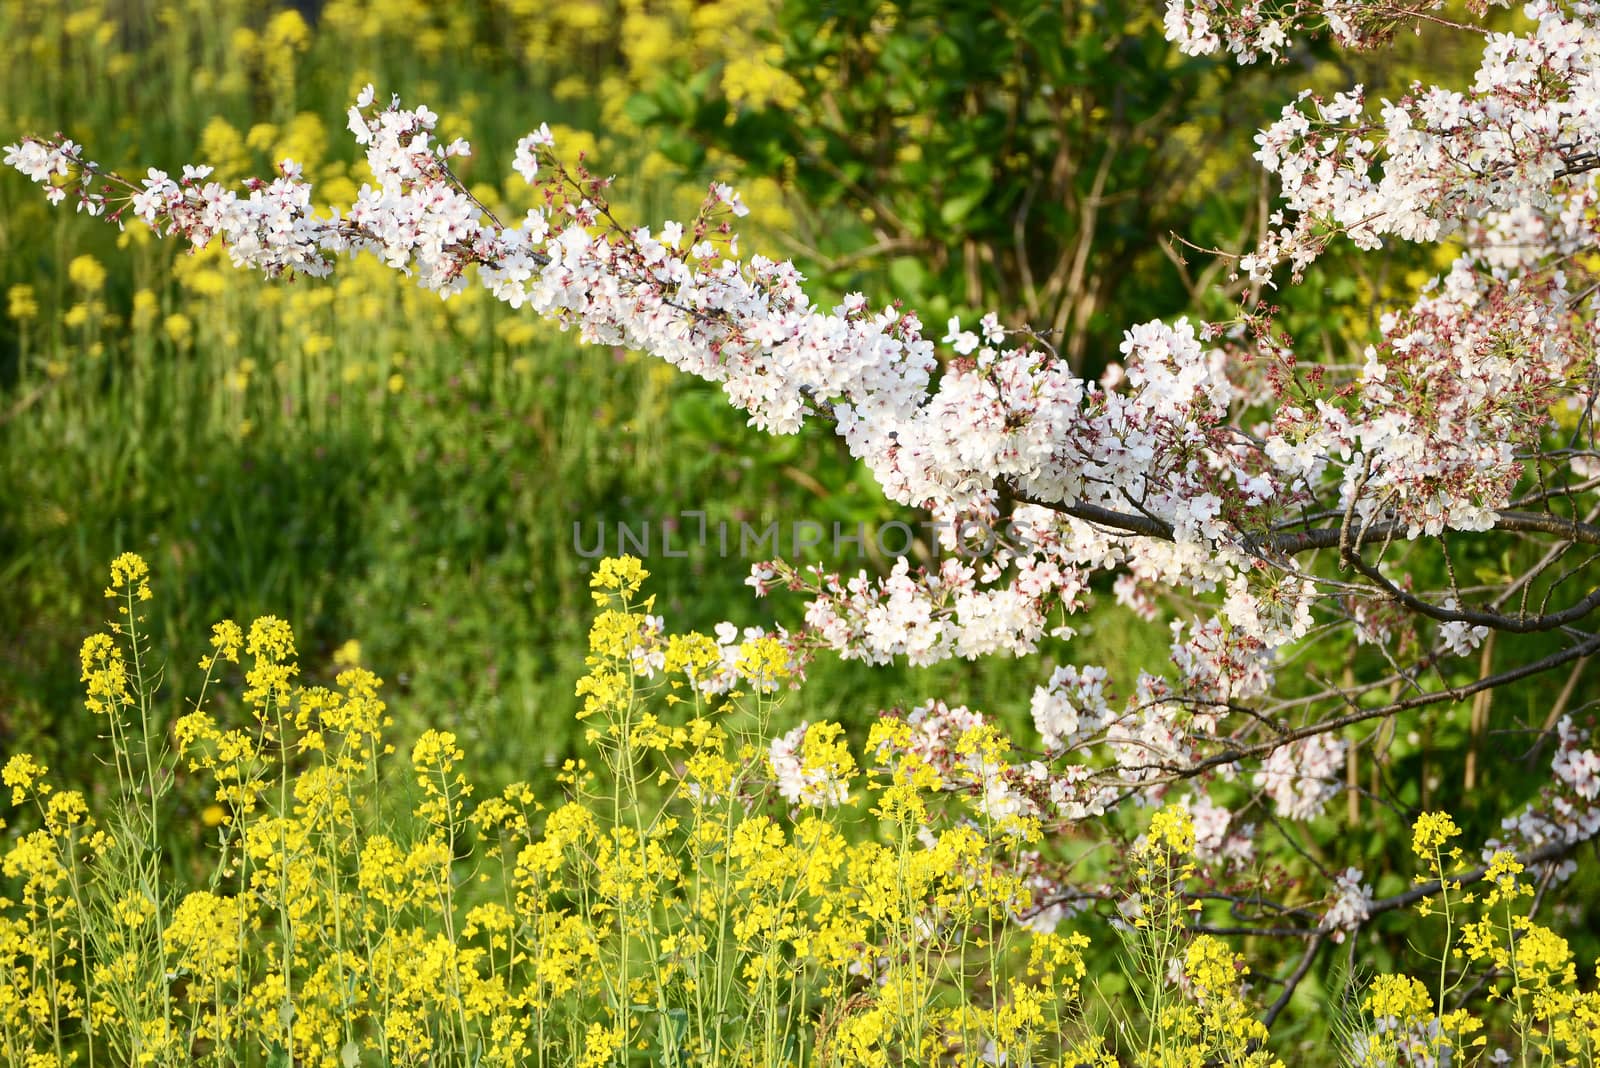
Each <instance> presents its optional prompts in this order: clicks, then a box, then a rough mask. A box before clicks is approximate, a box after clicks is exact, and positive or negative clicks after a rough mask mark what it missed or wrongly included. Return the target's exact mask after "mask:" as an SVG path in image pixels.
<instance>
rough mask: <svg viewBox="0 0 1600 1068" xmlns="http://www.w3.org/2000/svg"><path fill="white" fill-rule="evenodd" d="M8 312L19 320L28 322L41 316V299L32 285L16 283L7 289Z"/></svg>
mask: <svg viewBox="0 0 1600 1068" xmlns="http://www.w3.org/2000/svg"><path fill="white" fill-rule="evenodd" d="M6 314H7V315H9V316H10V317H11V318H13V319H15V320H16V321H17V322H19V323H21V322H26V321H27V320H29V319H36V318H38V316H39V301H38V300H37V299H36V298H35V297H34V295H33V287H32V286H30V285H15V286H12V287H11V288H10V289H8V290H6Z"/></svg>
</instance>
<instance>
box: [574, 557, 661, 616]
mask: <svg viewBox="0 0 1600 1068" xmlns="http://www.w3.org/2000/svg"><path fill="white" fill-rule="evenodd" d="M649 577H650V572H648V571H646V570H645V569H644V565H643V564H641V563H640V562H639V559H638V557H634V556H608V557H606V558H605V559H604V560H602V561H600V566H599V567H597V568H595V571H594V574H593V575H592V576H590V578H589V589H590V590H591V591H593V596H594V603H595V604H597V605H600V606H601V607H602V608H603V607H605V606H606V605H607V604H608V603H609V602H610V600H611V598H612V597H613V596H618V597H623V598H627V597H632V596H633V595H634V594H636V593H638V592H639V587H641V586H643V585H644V580H645V579H647V578H649Z"/></svg>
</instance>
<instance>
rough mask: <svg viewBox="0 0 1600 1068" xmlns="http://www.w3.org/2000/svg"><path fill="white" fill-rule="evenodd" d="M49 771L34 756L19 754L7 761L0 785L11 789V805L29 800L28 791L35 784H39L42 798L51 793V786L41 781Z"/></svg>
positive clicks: (0, 774) (1, 772)
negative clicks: (2, 784)
mask: <svg viewBox="0 0 1600 1068" xmlns="http://www.w3.org/2000/svg"><path fill="white" fill-rule="evenodd" d="M49 770H50V769H49V768H47V767H45V766H44V765H43V764H41V763H39V762H38V761H37V760H35V759H34V758H33V755H32V754H30V753H18V754H17V755H16V756H14V757H12V758H11V759H10V760H8V761H6V765H5V767H4V768H3V769H0V783H4V784H5V785H7V786H9V787H11V803H12V804H13V805H20V804H22V803H23V802H24V801H26V800H27V799H28V791H29V790H30V789H31V788H32V787H33V786H34V785H35V784H38V786H39V791H38V792H39V794H40V795H41V796H42V795H44V794H47V793H49V792H50V787H49V785H48V784H45V783H43V782H41V781H40V780H42V779H43V778H44V776H45V773H46V772H48V771H49Z"/></svg>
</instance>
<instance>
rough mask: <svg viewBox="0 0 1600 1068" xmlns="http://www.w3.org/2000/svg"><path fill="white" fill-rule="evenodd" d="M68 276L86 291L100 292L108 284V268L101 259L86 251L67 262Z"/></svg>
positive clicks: (74, 283) (73, 282)
mask: <svg viewBox="0 0 1600 1068" xmlns="http://www.w3.org/2000/svg"><path fill="white" fill-rule="evenodd" d="M67 277H68V278H70V279H71V280H72V284H73V285H75V286H77V287H78V288H79V289H81V290H83V291H84V292H85V293H98V292H100V290H101V289H103V288H104V287H105V284H106V269H105V268H104V267H102V266H101V265H100V261H99V260H97V259H95V258H94V257H93V256H90V255H88V254H87V253H85V254H84V255H82V256H77V257H75V258H74V259H73V261H72V262H71V263H69V264H67Z"/></svg>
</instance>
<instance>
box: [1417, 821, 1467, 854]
mask: <svg viewBox="0 0 1600 1068" xmlns="http://www.w3.org/2000/svg"><path fill="white" fill-rule="evenodd" d="M1460 833H1461V828H1459V827H1457V826H1456V821H1455V820H1453V819H1451V818H1450V814H1449V813H1448V812H1424V813H1423V814H1422V815H1420V816H1418V817H1417V822H1416V823H1415V824H1413V825H1412V829H1411V849H1412V852H1414V853H1416V855H1417V856H1419V857H1421V858H1422V859H1423V860H1432V859H1433V857H1434V853H1435V852H1436V851H1437V850H1438V848H1439V847H1440V846H1442V845H1444V843H1446V842H1448V841H1449V840H1450V839H1452V838H1454V837H1455V836H1456V835H1458V834H1460Z"/></svg>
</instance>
